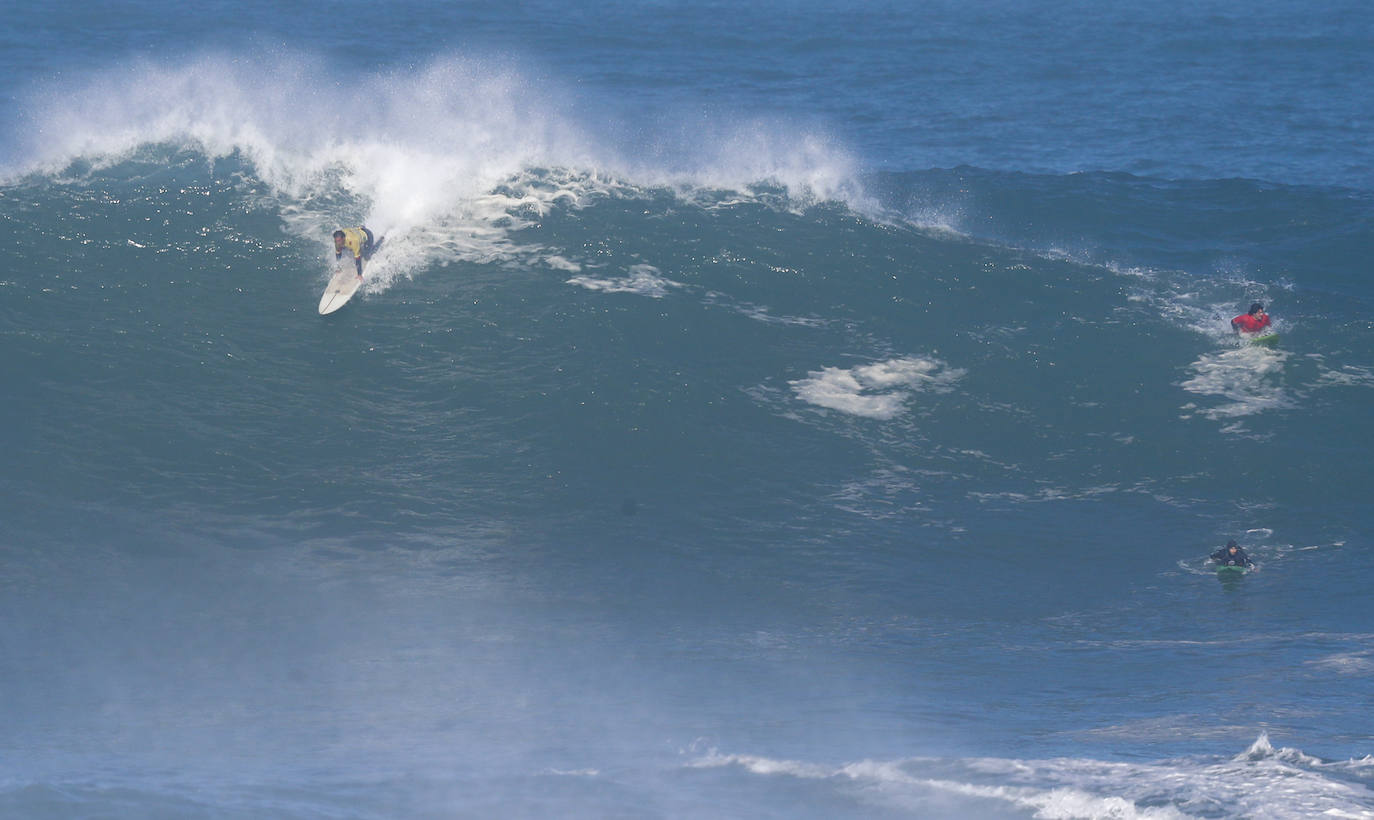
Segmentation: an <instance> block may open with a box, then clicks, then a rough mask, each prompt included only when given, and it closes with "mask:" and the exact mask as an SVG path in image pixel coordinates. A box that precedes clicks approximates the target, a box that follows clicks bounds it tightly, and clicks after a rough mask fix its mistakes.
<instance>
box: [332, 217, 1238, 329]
mask: <svg viewBox="0 0 1374 820" xmlns="http://www.w3.org/2000/svg"><path fill="white" fill-rule="evenodd" d="M334 235H335V236H338V234H334ZM1263 312H1264V305H1261V304H1260V303H1259V302H1256V303H1254V304H1253V305H1251V306H1250V315H1251V316H1254V315H1255V314H1256V313H1263Z"/></svg>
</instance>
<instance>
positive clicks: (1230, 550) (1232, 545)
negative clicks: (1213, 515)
mask: <svg viewBox="0 0 1374 820" xmlns="http://www.w3.org/2000/svg"><path fill="white" fill-rule="evenodd" d="M1212 560H1213V561H1216V562H1217V563H1218V564H1222V565H1223V566H1228V567H1253V566H1254V565H1255V562H1254V561H1251V560H1250V556H1248V555H1246V554H1245V550H1244V549H1242V548H1241V547H1240V545H1239V544H1237V543H1236V542H1235V541H1227V542H1226V546H1224V547H1222V548H1221V549H1219V550H1217V551H1216V552H1214V553H1212Z"/></svg>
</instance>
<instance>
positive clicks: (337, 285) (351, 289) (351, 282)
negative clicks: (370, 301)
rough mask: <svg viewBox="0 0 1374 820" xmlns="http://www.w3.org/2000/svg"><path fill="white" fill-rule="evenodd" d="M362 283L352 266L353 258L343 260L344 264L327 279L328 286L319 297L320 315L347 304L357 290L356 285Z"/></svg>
mask: <svg viewBox="0 0 1374 820" xmlns="http://www.w3.org/2000/svg"><path fill="white" fill-rule="evenodd" d="M362 283H363V278H362V277H361V276H359V275H358V271H357V269H356V268H354V267H353V260H352V259H348V260H345V264H342V265H340V266H339V269H338V270H336V271H334V277H333V278H332V279H330V280H329V287H327V288H325V289H324V295H323V296H321V297H320V315H321V316H324V315H325V314H328V313H333V312H334V311H336V310H338V309H339V308H341V307H343V306H344V305H346V304H348V300H349V299H352V298H353V294H355V293H357V292H358V286H359V285H361V284H362Z"/></svg>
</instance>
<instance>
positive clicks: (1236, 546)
mask: <svg viewBox="0 0 1374 820" xmlns="http://www.w3.org/2000/svg"><path fill="white" fill-rule="evenodd" d="M1226 548H1227V549H1228V550H1230V551H1231V552H1235V551H1236V550H1238V549H1240V545H1239V544H1237V543H1236V542H1235V541H1227V542H1226Z"/></svg>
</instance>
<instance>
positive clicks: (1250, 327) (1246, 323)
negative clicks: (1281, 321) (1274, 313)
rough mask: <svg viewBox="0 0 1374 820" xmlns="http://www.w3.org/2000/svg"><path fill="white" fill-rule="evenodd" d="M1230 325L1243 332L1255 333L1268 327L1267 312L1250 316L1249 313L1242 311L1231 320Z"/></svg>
mask: <svg viewBox="0 0 1374 820" xmlns="http://www.w3.org/2000/svg"><path fill="white" fill-rule="evenodd" d="M1231 327H1233V328H1235V329H1236V330H1239V331H1243V332H1245V333H1256V332H1258V331H1261V330H1264V329H1265V328H1266V327H1269V314H1267V313H1261V314H1260V315H1258V316H1252V315H1250V314H1249V313H1242V314H1241V315H1239V316H1237V317H1236V318H1234V319H1232V320H1231Z"/></svg>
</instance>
